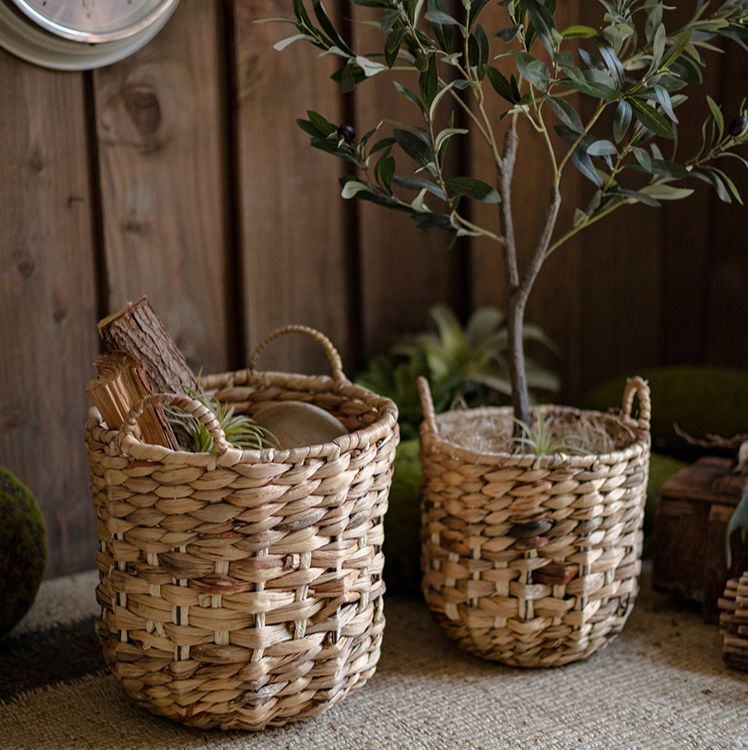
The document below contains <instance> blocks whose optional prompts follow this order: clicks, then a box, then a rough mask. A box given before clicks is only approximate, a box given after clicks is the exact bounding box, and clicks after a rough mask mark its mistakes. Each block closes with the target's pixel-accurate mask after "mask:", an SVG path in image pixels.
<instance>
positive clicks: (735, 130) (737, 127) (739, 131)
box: [728, 115, 748, 138]
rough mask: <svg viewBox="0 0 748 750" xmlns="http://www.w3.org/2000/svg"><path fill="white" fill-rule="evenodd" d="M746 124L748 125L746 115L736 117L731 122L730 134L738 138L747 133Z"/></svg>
mask: <svg viewBox="0 0 748 750" xmlns="http://www.w3.org/2000/svg"><path fill="white" fill-rule="evenodd" d="M746 126H748V120H746V118H745V117H743V116H742V115H740V117H736V118H735V119H734V120H733V121H732V122H731V123H730V127H729V128H728V130H729V132H730V135H732V136H735V137H736V138H737V137H738V136H740V135H743V133H745V129H746Z"/></svg>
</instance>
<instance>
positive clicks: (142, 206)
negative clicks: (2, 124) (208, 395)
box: [94, 0, 236, 373]
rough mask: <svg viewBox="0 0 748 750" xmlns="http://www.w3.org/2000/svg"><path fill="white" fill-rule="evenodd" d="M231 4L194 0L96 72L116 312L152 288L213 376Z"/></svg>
mask: <svg viewBox="0 0 748 750" xmlns="http://www.w3.org/2000/svg"><path fill="white" fill-rule="evenodd" d="M220 11H221V5H220V4H218V3H203V2H199V0H183V1H182V2H181V3H180V4H179V7H178V8H177V10H176V11H175V13H174V15H173V16H172V18H171V19H170V20H169V22H168V23H167V24H166V26H165V27H164V29H163V30H162V31H161V32H160V33H159V34H158V35H157V36H156V37H155V38H154V39H153V40H152V41H151V42H150V43H149V44H148V45H146V46H145V47H144V48H143V49H141V50H140V51H138V52H137V53H136V54H135V55H133V56H131V57H129V58H127V59H125V60H123V61H122V62H119V63H117V64H115V65H112V66H110V67H107V68H102V69H100V70H98V71H95V74H94V88H95V95H96V109H97V129H98V139H99V149H100V153H99V162H100V172H101V196H102V204H103V223H104V237H105V251H106V268H107V272H108V275H109V298H110V305H109V307H110V312H111V311H114V310H117V309H119V308H120V307H121V306H122V305H123V304H124V303H125V302H127V301H129V300H133V301H134V300H136V299H139V298H140V297H141V296H142V295H143V294H146V295H147V296H148V298H149V301H150V303H151V306H152V307H153V308H154V310H155V311H156V313H157V314H158V315H159V317H160V318H161V319H162V320H163V322H164V324H165V326H166V328H167V330H168V331H169V332H170V334H171V335H172V337H173V338H174V340H175V341H176V342H177V344H178V345H179V347H180V349H181V350H182V352H183V353H184V355H185V357H186V359H187V361H188V362H189V363H190V365H191V366H192V367H193V369H194V370H195V371H196V372H197V371H199V370H200V369H202V370H203V372H206V373H208V372H216V371H220V370H223V369H225V367H226V363H227V320H226V309H225V307H226V304H225V303H226V293H225V288H224V283H225V275H226V261H225V258H226V252H227V248H226V241H227V239H226V238H227V229H226V225H225V218H226V208H225V202H226V195H225V192H226V190H225V181H224V170H225V165H224V163H223V162H224V157H225V145H226V144H225V142H224V135H223V133H224V117H223V115H224V112H223V110H222V101H221V85H222V84H221V78H220V76H221V72H222V68H221V57H222V55H223V54H224V45H223V39H220V38H219V32H218V28H219V26H218V23H219V17H218V14H219V12H220ZM231 312H232V314H236V311H231Z"/></svg>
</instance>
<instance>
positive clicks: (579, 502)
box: [419, 378, 650, 667]
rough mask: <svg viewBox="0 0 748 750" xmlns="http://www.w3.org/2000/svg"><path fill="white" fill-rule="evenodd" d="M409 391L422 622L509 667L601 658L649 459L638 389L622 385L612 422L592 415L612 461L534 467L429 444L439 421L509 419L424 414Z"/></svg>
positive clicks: (547, 461)
mask: <svg viewBox="0 0 748 750" xmlns="http://www.w3.org/2000/svg"><path fill="white" fill-rule="evenodd" d="M419 385H420V388H421V399H422V403H423V407H424V414H425V420H424V422H423V424H422V425H421V462H422V464H423V477H424V478H423V487H424V490H423V505H422V526H421V541H422V569H423V580H422V588H423V593H424V597H425V599H426V602H427V604H428V606H429V608H430V609H431V612H432V614H433V616H434V617H435V619H436V620H437V621H438V622H439V623H440V624H441V625H442V627H443V628H444V630H445V631H446V632H447V634H448V635H449V636H450V637H451V638H452V639H453V640H454V641H455V642H456V643H457V645H458V646H460V647H461V648H463V649H465V650H467V651H469V652H471V653H473V654H476V655H477V656H480V657H482V658H484V659H488V660H493V661H498V662H502V663H504V664H507V665H511V666H516V667H550V666H558V665H562V664H567V663H569V662H573V661H578V660H580V659H584V658H586V657H588V656H589V655H590V654H593V653H594V652H596V651H598V650H599V649H601V648H603V647H604V646H606V645H607V644H608V643H609V642H610V641H611V640H612V639H613V638H615V636H616V635H618V633H620V632H621V629H622V628H623V625H624V623H625V622H626V619H627V618H628V615H629V613H630V612H631V608H632V605H633V603H634V600H635V598H636V595H637V591H638V588H637V576H638V574H639V572H640V567H641V565H640V555H641V546H642V531H641V529H642V522H643V517H644V503H645V498H646V487H647V474H648V466H649V453H650V439H649V418H650V399H649V388H648V387H647V385H646V383H645V382H644V381H643V380H641V379H640V378H633V379H631V380H629V382H628V386H627V388H626V391H625V393H624V398H623V410H622V413H621V415H620V416H614V415H612V414H611V415H603V414H598V413H594V416H595V419H596V420H598V422H601V423H602V424H603V425H604V426H605V430H606V431H607V432H609V433H610V434H611V435H612V436H615V437H616V438H617V440H618V442H619V444H620V445H621V447H620V449H616V450H613V451H611V452H608V453H604V454H601V455H566V454H563V453H561V454H551V455H546V456H536V455H527V454H520V455H514V454H509V453H491V452H477V451H473V450H468V449H465V448H462V447H460V446H459V445H457V444H455V443H454V442H452V441H450V440H448V439H446V438H445V437H444V436H443V435H444V433H447V432H449V429H448V428H449V427H450V426H451V423H454V422H455V421H458V420H459V421H461V422H462V425H461V429H464V426H465V422H466V421H467V422H468V423H469V420H471V419H480V418H484V417H491V418H496V417H502V418H505V419H507V420H511V410H510V409H504V408H499V409H495V408H486V409H470V410H467V411H462V412H449V413H446V414H441V415H439V416H436V415H435V414H434V409H433V405H432V402H431V397H430V393H429V390H428V384H427V383H426V381H425V380H422V381H420V382H419ZM635 395H638V397H639V417H638V419H633V418H632V416H631V410H632V406H633V400H634V396H635ZM540 412H541V414H542V415H549V414H554V413H556V414H559V415H561V416H563V417H564V418H574V417H575V416H576V415H579V414H581V413H580V412H577V411H576V410H573V409H568V408H563V407H550V406H549V407H541V409H540Z"/></svg>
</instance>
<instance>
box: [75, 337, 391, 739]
mask: <svg viewBox="0 0 748 750" xmlns="http://www.w3.org/2000/svg"><path fill="white" fill-rule="evenodd" d="M292 332H298V333H305V334H308V335H310V336H312V337H313V338H314V339H315V340H316V341H318V342H320V343H321V344H322V346H323V347H324V348H325V351H326V352H327V355H328V358H329V359H330V362H331V364H332V369H333V377H332V378H330V377H325V376H317V377H312V376H304V375H293V374H288V373H272V372H264V373H263V372H254V369H253V368H254V362H255V361H256V359H257V357H258V355H259V353H260V351H261V350H262V349H263V348H264V346H265V345H266V344H267V343H269V342H270V341H272V340H273V339H274V338H276V337H278V336H280V335H282V334H286V333H292ZM201 385H202V386H203V387H204V388H205V389H218V394H217V397H218V398H219V399H220V400H221V401H223V402H228V403H229V404H231V405H232V406H233V407H234V408H235V410H236V412H237V413H240V414H248V415H250V416H251V415H252V414H253V413H254V412H255V411H256V410H257V409H258V408H260V407H261V406H262V405H263V404H267V403H268V402H271V401H304V402H308V403H311V404H315V405H316V406H318V407H321V408H323V409H326V410H327V411H328V412H330V413H331V414H333V415H334V416H335V417H336V418H337V419H339V420H340V421H341V422H342V423H343V425H344V426H345V427H346V429H347V430H348V433H347V434H345V435H342V436H340V437H338V438H335V439H334V440H333V441H331V442H328V443H324V444H320V445H313V446H307V447H300V448H294V449H291V450H272V449H264V450H244V451H241V450H237V449H235V448H233V447H232V446H231V445H230V444H229V443H227V442H226V440H225V436H224V435H223V433H222V430H221V428H220V426H219V424H218V422H217V421H216V420H215V418H214V417H213V415H212V413H211V412H210V411H209V410H207V409H206V408H205V407H204V406H203V405H202V404H200V403H199V402H197V401H193V400H192V399H190V398H188V397H186V396H174V395H160V396H156V397H151V398H149V399H145V400H144V401H142V402H140V403H139V404H136V405H135V406H134V407H133V409H132V411H131V412H130V414H129V416H128V418H127V420H126V421H125V423H124V425H123V426H122V429H121V430H120V431H119V432H114V431H110V430H109V429H108V428H107V426H106V425H105V424H104V423H103V422H102V419H101V415H100V414H99V412H98V410H97V409H95V408H92V409H91V410H90V411H89V413H88V419H87V422H86V443H87V447H88V455H89V460H90V466H91V490H92V496H93V504H94V506H95V507H96V508H97V510H98V516H99V519H98V524H97V532H98V537H99V540H100V551H99V554H98V568H99V571H100V584H99V586H98V587H97V596H98V600H99V602H100V604H101V607H102V617H101V620H100V621H99V622H98V623H97V632H98V635H99V640H100V642H101V645H102V648H103V652H104V657H105V659H106V662H107V664H108V665H109V666H110V668H111V670H112V672H113V674H114V675H115V676H116V677H117V679H118V680H119V681H120V682H121V683H122V685H123V686H124V687H125V689H126V691H127V692H128V693H129V695H130V696H131V697H132V698H133V699H134V700H135V701H137V702H138V703H139V704H140V705H141V706H143V707H145V708H146V709H148V710H149V711H151V712H152V713H155V714H159V715H162V716H166V717H168V718H170V719H173V720H175V721H179V722H182V723H185V724H188V725H191V726H195V727H201V728H208V727H220V728H222V729H250V730H254V729H263V728H264V727H266V726H281V725H283V724H285V723H286V722H289V721H296V720H298V719H303V718H306V717H310V716H314V715H316V714H319V713H321V712H323V711H324V710H325V709H327V708H328V707H329V706H331V705H333V704H335V703H336V702H338V701H339V700H341V699H342V698H343V697H344V696H345V695H346V694H347V693H348V692H349V691H350V690H351V689H353V688H357V687H359V686H361V685H363V684H364V683H365V682H366V680H367V679H368V678H369V677H370V676H371V675H372V674H373V673H374V670H375V668H376V665H377V661H378V659H379V654H380V646H381V641H382V632H383V629H384V614H383V607H382V595H383V593H384V583H383V581H382V577H381V573H382V567H383V564H384V558H383V555H382V541H383V538H384V532H383V516H384V513H385V510H386V508H387V495H388V492H389V487H390V480H391V476H392V461H393V458H394V455H395V447H396V445H397V442H398V429H397V409H396V407H395V405H394V404H393V402H392V401H390V400H388V399H384V398H380V397H378V396H377V395H375V394H374V393H372V392H371V391H368V390H366V389H364V388H361V387H359V386H356V385H353V384H351V383H350V381H349V380H348V379H347V378H346V377H345V375H344V374H343V370H342V366H341V361H340V357H339V355H338V353H337V351H336V350H335V348H334V347H333V345H332V344H331V343H330V341H329V340H328V339H327V338H326V337H324V336H323V335H322V334H320V333H318V332H317V331H314V330H313V329H309V328H305V327H302V326H289V327H287V328H284V329H280V330H278V331H275V332H274V333H273V334H271V335H270V336H268V337H267V338H266V339H265V340H264V341H263V342H262V343H261V344H260V345H259V346H258V348H257V350H256V351H255V353H254V355H253V356H252V359H251V361H250V367H249V369H247V370H244V371H241V372H234V373H224V374H222V375H212V376H209V377H207V378H204V379H202V382H201ZM150 403H161V404H164V405H171V406H173V407H177V408H180V409H182V410H184V411H185V412H187V413H191V414H193V415H194V416H195V417H197V418H198V419H199V420H200V421H201V422H203V424H205V425H206V427H207V428H208V430H209V431H210V433H211V434H212V436H213V438H214V440H215V444H216V446H217V447H218V448H219V450H220V454H219V455H214V454H209V453H189V452H184V451H173V450H169V449H167V448H163V447H160V446H155V445H149V444H145V443H142V442H141V441H140V440H138V439H137V438H136V437H135V436H134V434H133V433H134V431H135V419H136V418H137V416H139V414H140V413H142V410H143V409H144V408H145V406H147V405H148V404H150Z"/></svg>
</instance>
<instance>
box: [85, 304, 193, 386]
mask: <svg viewBox="0 0 748 750" xmlns="http://www.w3.org/2000/svg"><path fill="white" fill-rule="evenodd" d="M99 335H100V336H101V338H102V339H103V341H104V351H105V352H114V351H125V352H128V353H130V354H131V355H133V356H134V357H136V358H137V359H138V360H139V362H140V364H141V366H142V368H143V370H144V371H145V373H146V375H147V376H148V380H149V382H150V385H151V387H152V388H153V389H154V392H156V393H162V392H166V393H177V392H181V389H179V388H178V387H177V386H179V385H182V386H186V387H187V388H189V389H191V390H193V391H194V390H197V378H196V377H195V374H194V373H193V372H192V370H191V369H190V366H189V365H188V364H187V362H186V360H185V358H184V356H183V355H182V353H181V352H180V351H179V348H178V347H177V345H176V344H175V343H174V340H173V339H172V338H171V336H170V335H169V334H168V332H167V331H166V329H165V328H164V326H163V324H162V323H161V321H160V320H159V318H158V316H157V315H156V313H155V312H154V311H153V308H152V307H151V306H150V304H149V303H148V300H147V298H146V297H143V298H142V299H140V300H139V301H138V302H135V303H134V304H133V303H130V304H128V305H126V306H125V307H124V308H122V310H119V311H118V312H116V313H114V314H113V315H110V316H109V317H107V318H104V319H103V320H101V321H100V322H99Z"/></svg>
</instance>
